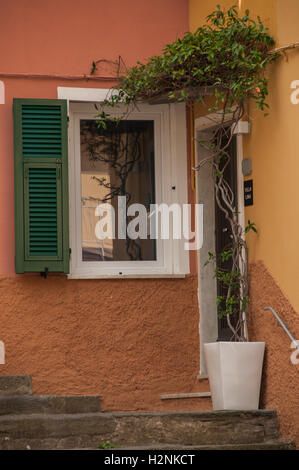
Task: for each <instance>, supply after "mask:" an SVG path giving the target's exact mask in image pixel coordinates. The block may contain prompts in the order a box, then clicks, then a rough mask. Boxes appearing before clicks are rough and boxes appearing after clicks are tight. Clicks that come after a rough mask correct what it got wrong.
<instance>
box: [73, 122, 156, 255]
mask: <svg viewBox="0 0 299 470" xmlns="http://www.w3.org/2000/svg"><path fill="white" fill-rule="evenodd" d="M80 142H81V144H80V145H81V208H82V209H81V214H82V260H83V261H152V260H156V241H155V240H151V239H150V237H149V235H148V238H147V239H139V238H137V239H136V240H131V239H130V238H129V237H127V238H125V239H118V237H117V234H118V225H117V219H118V196H125V198H126V202H127V207H128V206H130V205H131V204H134V203H139V204H143V205H144V206H145V207H146V210H147V213H148V214H149V210H150V204H154V203H155V180H154V174H155V172H154V122H153V121H141V120H124V121H119V122H118V123H116V122H108V123H107V127H106V129H103V128H101V127H98V124H97V122H96V121H95V120H91V119H88V120H81V121H80ZM101 203H108V204H111V205H112V207H113V208H114V210H115V222H116V223H115V239H112V238H110V239H108V238H105V239H104V240H99V239H98V238H97V237H96V235H95V226H96V223H97V222H98V221H99V216H96V215H95V209H96V207H97V206H98V205H99V204H101ZM137 215H138V213H137V214H136V216H137ZM132 219H133V217H127V224H128V223H129V222H130V220H132ZM147 233H148V234H149V219H148V230H147Z"/></svg>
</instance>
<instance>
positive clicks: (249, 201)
mask: <svg viewBox="0 0 299 470" xmlns="http://www.w3.org/2000/svg"><path fill="white" fill-rule="evenodd" d="M244 206H253V180H247V181H244Z"/></svg>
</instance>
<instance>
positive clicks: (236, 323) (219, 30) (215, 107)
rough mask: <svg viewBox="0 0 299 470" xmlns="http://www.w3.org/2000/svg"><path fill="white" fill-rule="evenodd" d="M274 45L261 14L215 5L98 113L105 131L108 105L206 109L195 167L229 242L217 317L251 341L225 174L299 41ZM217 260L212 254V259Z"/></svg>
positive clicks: (241, 244)
mask: <svg viewBox="0 0 299 470" xmlns="http://www.w3.org/2000/svg"><path fill="white" fill-rule="evenodd" d="M273 46H274V40H273V38H272V37H271V36H270V35H269V32H268V29H267V28H265V27H264V26H263V24H262V21H261V19H260V18H259V17H258V19H257V21H254V20H253V19H252V18H250V16H249V11H248V10H247V11H245V15H244V16H239V14H238V9H237V7H235V6H234V7H232V8H230V9H228V10H227V11H222V10H221V8H220V6H217V10H215V11H213V12H212V13H211V14H210V15H209V16H208V17H207V23H206V24H205V25H204V26H201V27H200V28H198V29H197V31H195V32H194V33H191V32H189V33H186V34H185V36H184V37H183V38H182V39H177V40H176V41H174V42H173V43H172V44H168V45H167V46H166V47H165V49H164V50H163V52H162V54H161V55H158V56H153V57H150V58H149V59H148V61H147V62H146V63H144V64H143V63H140V62H138V63H137V65H136V66H134V67H132V68H130V69H127V70H126V72H125V74H124V75H122V76H120V84H119V85H118V86H116V87H115V88H114V90H115V92H114V93H113V92H112V94H111V95H110V97H109V98H108V99H107V100H106V101H105V102H104V103H103V106H102V109H101V112H100V113H99V114H98V119H99V125H102V126H103V127H104V126H105V125H106V122H107V120H112V121H113V120H115V119H114V118H113V117H111V116H110V115H109V114H108V112H107V111H108V109H109V107H115V106H118V105H121V106H122V108H125V112H124V115H123V118H125V117H126V116H127V114H128V113H130V112H131V111H132V109H134V108H135V107H136V106H138V103H139V102H150V103H152V104H155V103H161V102H163V100H164V102H168V103H169V102H175V101H185V102H186V103H187V105H190V106H193V105H194V103H198V104H199V106H201V107H202V108H204V107H206V108H207V111H206V113H207V114H206V116H207V118H208V119H211V128H214V133H213V137H212V138H211V139H209V140H205V141H200V145H201V146H202V147H203V148H205V149H206V150H209V155H208V156H207V157H206V158H204V159H203V160H202V161H201V162H200V164H199V165H198V167H197V168H196V170H198V171H200V169H201V167H202V166H203V165H206V164H209V165H211V166H212V170H213V178H214V187H215V199H216V203H217V205H218V207H219V209H220V210H221V211H222V212H223V214H224V216H225V219H226V220H227V221H228V223H229V227H230V236H231V245H230V247H228V248H227V249H225V250H224V251H223V252H222V253H220V263H218V265H217V267H216V277H217V279H218V281H219V282H221V283H222V285H223V286H224V287H225V295H222V296H218V298H217V304H218V311H219V315H220V316H224V317H226V319H227V323H228V326H229V328H230V329H231V332H232V337H233V339H234V340H236V341H246V340H248V335H247V328H246V317H247V313H248V301H249V284H248V250H247V246H246V242H245V237H244V231H243V229H242V226H241V225H240V223H239V217H238V208H237V201H236V200H235V196H234V192H233V190H232V188H231V187H230V185H229V183H228V181H227V180H226V177H225V170H226V169H227V168H228V165H229V163H230V159H231V155H230V151H229V148H230V145H231V142H232V138H233V135H234V130H235V128H236V126H237V124H238V122H239V121H240V120H241V119H242V117H243V116H244V107H245V104H246V102H248V100H253V102H255V103H256V105H257V107H258V108H259V109H260V110H262V111H263V110H265V109H266V108H267V107H268V104H267V103H266V99H267V95H268V79H267V77H266V76H265V70H266V68H267V67H268V66H269V64H271V63H272V62H274V61H275V60H276V59H277V58H278V57H280V55H281V54H282V53H284V52H285V50H287V49H290V48H295V47H297V46H298V44H297V43H294V44H293V45H289V46H283V47H280V48H277V49H273ZM211 103H212V104H211ZM209 113H210V115H209ZM212 113H216V114H217V116H218V119H217V123H216V122H213V120H212ZM249 230H253V231H256V229H255V226H254V223H250V222H249V223H248V226H247V227H246V229H245V232H248V231H249ZM215 258H216V256H215V254H213V253H210V259H211V260H212V259H213V260H215ZM221 262H222V263H225V262H226V264H229V269H224V268H223V267H221Z"/></svg>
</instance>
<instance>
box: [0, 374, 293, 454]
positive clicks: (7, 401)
mask: <svg viewBox="0 0 299 470" xmlns="http://www.w3.org/2000/svg"><path fill="white" fill-rule="evenodd" d="M106 441H110V442H111V443H113V444H114V445H115V446H117V447H118V448H120V449H123V450H139V449H143V450H172V449H174V450H180V449H186V450H211V449H213V450H214V449H215V450H216V449H217V450H218V449H219V450H222V449H223V450H227V449H229V450H231V449H235V450H239V449H275V450H276V449H286V450H288V449H294V448H295V446H294V443H293V442H292V441H281V440H280V434H279V422H278V418H277V414H276V412H275V411H274V410H256V411H218V412H181V413H177V412H169V413H165V412H154V413H132V412H113V413H111V412H101V411H100V400H99V397H96V396H38V395H33V394H32V382H31V377H30V376H0V449H2V450H11V449H97V448H98V446H99V444H100V443H104V442H106Z"/></svg>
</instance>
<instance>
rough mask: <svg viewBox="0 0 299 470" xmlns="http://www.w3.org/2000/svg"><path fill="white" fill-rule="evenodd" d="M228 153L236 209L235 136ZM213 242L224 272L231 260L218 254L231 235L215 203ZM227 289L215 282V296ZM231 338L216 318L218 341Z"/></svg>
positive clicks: (227, 175) (227, 173)
mask: <svg viewBox="0 0 299 470" xmlns="http://www.w3.org/2000/svg"><path fill="white" fill-rule="evenodd" d="M225 139H226V140H227V139H228V137H224V140H225ZM227 150H228V152H229V154H230V162H229V164H228V165H227V167H226V169H225V172H224V178H225V179H226V181H227V182H228V183H229V185H230V187H231V189H232V191H233V193H234V195H235V204H236V210H238V208H237V156H236V153H237V152H236V136H234V137H233V138H232V140H231V142H230V144H229V147H228V149H227ZM215 241H216V256H217V268H221V269H224V270H230V269H231V259H228V260H227V261H221V258H220V254H221V253H222V252H223V250H225V249H228V248H229V247H230V245H231V235H230V225H229V222H228V221H227V220H226V218H225V214H224V212H223V211H222V210H221V209H219V207H218V205H217V204H216V201H215ZM226 293H227V287H226V286H223V285H222V284H221V283H220V282H219V281H218V280H217V296H226ZM221 308H222V309H223V306H221V304H220V305H219V306H218V314H219V312H220V309H221ZM231 322H232V324H236V319H234V318H232V317H231ZM231 338H232V331H231V329H230V328H229V327H228V325H227V320H226V318H225V317H223V318H219V317H218V341H229V340H231Z"/></svg>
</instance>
